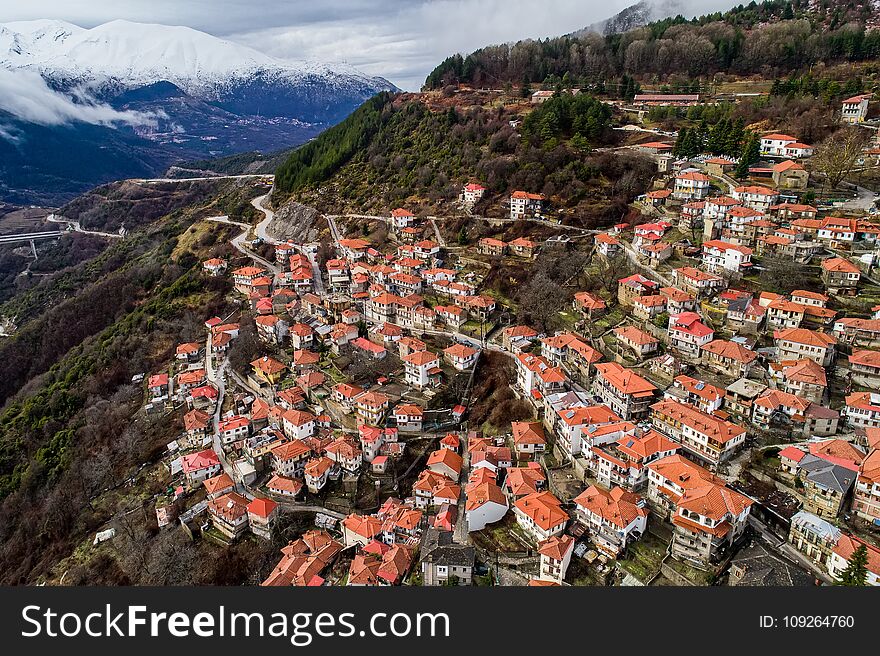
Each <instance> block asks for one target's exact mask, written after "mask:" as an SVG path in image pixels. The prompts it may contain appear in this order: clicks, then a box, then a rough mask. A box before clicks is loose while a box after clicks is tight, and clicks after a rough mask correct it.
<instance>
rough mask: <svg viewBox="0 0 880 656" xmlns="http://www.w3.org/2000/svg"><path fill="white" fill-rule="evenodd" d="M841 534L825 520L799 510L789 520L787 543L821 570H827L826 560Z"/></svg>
mask: <svg viewBox="0 0 880 656" xmlns="http://www.w3.org/2000/svg"><path fill="white" fill-rule="evenodd" d="M841 535H842V533H841V532H840V529H839V528H837V527H836V526H835V525H834V524H831V523H830V522H828V521H827V520H824V519H822V518H821V517H817V516H816V515H814V514H813V513H810V512H807V511H806V510H800V511H798V512H797V513H795V514H794V515H793V516H792V518H791V528H790V529H789V532H788V542H789V544H791V545H793V546H794V548H795V549H797V550H798V551H800V552H801V553H802V554H804V555H805V556H806V557H807V558H809V559H810V560H811V561H813V562H814V563H815V564H816V565H819V566H820V567H822V569H824V570H826V571H827V569H828V567H827V565H828V558H829V557H830V556H831V552H832V550H833V549H834V547H835V546H837V542H838V541H839V540H840V536H841Z"/></svg>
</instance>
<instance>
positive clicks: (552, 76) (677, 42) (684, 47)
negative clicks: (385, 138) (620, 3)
mask: <svg viewBox="0 0 880 656" xmlns="http://www.w3.org/2000/svg"><path fill="white" fill-rule="evenodd" d="M636 22H638V21H636ZM878 26H880V8H878V5H877V4H876V3H875V2H873V1H872V0H826V1H825V2H822V3H815V2H810V1H809V0H790V1H787V0H767V1H766V2H763V3H761V4H758V3H755V2H751V3H749V4H748V5H739V6H737V7H735V8H734V9H731V10H730V11H727V12H726V13H723V14H722V13H717V12H716V13H713V14H708V15H705V16H701V17H699V18H694V19H692V20H687V19H685V18H683V17H681V16H676V17H674V18H665V19H663V20H660V21H656V22H653V23H649V24H648V25H646V26H644V27H639V28H636V29H633V30H630V31H628V32H625V33H623V34H609V35H608V36H606V37H604V38H603V37H602V36H601V35H599V34H595V33H579V34H578V36H576V37H573V36H564V37H558V38H553V39H545V40H539V41H535V40H527V41H520V42H518V43H515V44H504V45H499V46H489V47H486V48H481V49H480V50H476V51H474V52H472V53H471V54H469V55H467V56H462V55H454V56H452V57H448V58H447V59H446V60H445V61H443V62H442V63H441V64H440V65H439V66H438V67H437V68H435V69H434V70H433V71H432V72H431V73H430V74H429V75H428V77H427V79H426V80H425V87H426V88H429V89H439V88H442V87H443V86H446V85H449V84H456V83H463V84H470V85H477V86H484V85H492V86H495V87H497V85H498V84H499V83H504V82H510V83H512V84H521V83H522V82H523V81H528V82H530V83H544V82H546V83H548V84H551V85H554V84H556V83H558V82H560V81H561V80H562V78H563V76H565V75H566V74H568V77H569V79H570V80H571V82H572V83H576V84H580V85H582V86H587V85H590V84H594V85H597V87H598V86H601V85H602V84H604V83H605V82H606V81H607V80H608V79H609V78H617V77H619V76H622V75H629V76H634V77H640V78H648V77H651V78H655V77H656V79H658V80H661V81H667V80H669V79H670V78H674V77H686V78H690V79H694V78H699V77H704V78H705V77H707V76H710V75H713V74H715V73H719V72H725V73H730V74H734V75H753V74H754V75H762V76H764V77H767V76H771V77H772V76H780V77H782V76H787V75H789V74H792V73H800V72H804V71H806V70H807V69H809V68H810V67H811V66H813V65H815V64H819V63H823V64H825V65H826V66H827V65H834V64H843V63H850V62H862V61H870V60H873V59H876V58H877V57H878V56H880V30H878V29H876V28H877V27H878Z"/></svg>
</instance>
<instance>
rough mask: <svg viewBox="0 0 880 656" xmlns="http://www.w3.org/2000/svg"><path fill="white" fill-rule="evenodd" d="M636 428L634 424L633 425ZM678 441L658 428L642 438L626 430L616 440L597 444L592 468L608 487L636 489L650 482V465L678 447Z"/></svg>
mask: <svg viewBox="0 0 880 656" xmlns="http://www.w3.org/2000/svg"><path fill="white" fill-rule="evenodd" d="M633 428H634V427H633ZM679 448H680V447H679V445H678V444H677V443H676V442H673V441H672V440H670V439H668V438H667V437H666V436H665V435H663V434H661V433H658V432H657V431H653V430H652V431H648V432H646V433H644V434H643V435H642V436H641V437H638V436H636V435H635V430H633V432H632V434H629V433H628V432H626V433H624V434H623V435H622V436H621V437H619V438H618V439H617V441H616V442H610V443H607V444H603V445H601V446H594V447H593V448H592V449H591V451H592V463H591V464H592V467H593V472H594V474H595V476H596V479H597V480H598V481H599V482H600V483H601V484H602V485H604V486H606V487H609V488H610V487H613V486H619V487H622V488H624V489H625V490H630V491H637V490H640V489H642V488H644V487H646V486H647V484H648V465H650V464H651V463H652V462H654V461H655V460H659V459H660V458H665V457H666V456H671V455H673V454H675V453H676V452H677V451H678V450H679Z"/></svg>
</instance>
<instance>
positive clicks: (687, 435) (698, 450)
mask: <svg viewBox="0 0 880 656" xmlns="http://www.w3.org/2000/svg"><path fill="white" fill-rule="evenodd" d="M651 423H652V425H653V426H654V428H655V429H656V430H658V431H659V432H661V433H663V434H664V435H666V436H667V437H669V438H670V439H672V440H673V441H675V442H678V443H679V444H681V446H682V448H683V449H684V450H685V451H686V452H687V453H689V454H690V455H691V456H693V457H694V458H696V459H697V460H698V461H700V462H704V463H707V464H708V465H709V466H710V467H717V466H718V465H719V464H720V463H722V462H724V461H725V460H728V459H729V458H730V457H731V456H732V455H733V454H734V453H735V452H736V451H737V449H739V447H741V446H742V444H743V442H745V438H746V429H745V428H742V427H741V426H737V425H736V424H732V423H731V422H729V421H727V420H725V419H722V418H721V417H718V416H716V415H714V414H708V413H706V412H703V411H702V410H698V409H697V408H695V407H693V406H691V405H688V404H684V403H679V402H678V401H673V400H668V399H667V400H664V401H659V402H657V403H655V404H653V405H652V406H651Z"/></svg>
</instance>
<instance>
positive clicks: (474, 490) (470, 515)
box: [465, 476, 509, 532]
mask: <svg viewBox="0 0 880 656" xmlns="http://www.w3.org/2000/svg"><path fill="white" fill-rule="evenodd" d="M490 478H491V480H483V481H474V482H472V483H469V484H468V485H467V486H466V488H465V518H466V519H465V521H467V529H468V532H470V531H482V530H483V529H484V528H486V526H488V525H489V524H494V523H495V522H500V521H501V520H502V519H503V518H504V515H506V514H507V509H508V507H509V506H508V499H507V497H506V496H505V495H504V492H503V491H502V489H501V488H500V487H498V485H497V484H496V483H495V480H494V476H490Z"/></svg>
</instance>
